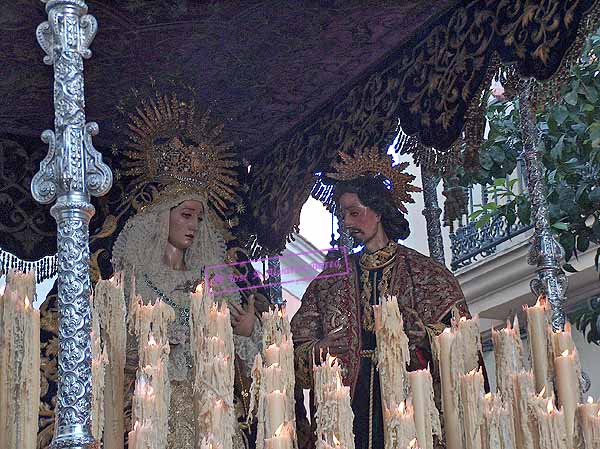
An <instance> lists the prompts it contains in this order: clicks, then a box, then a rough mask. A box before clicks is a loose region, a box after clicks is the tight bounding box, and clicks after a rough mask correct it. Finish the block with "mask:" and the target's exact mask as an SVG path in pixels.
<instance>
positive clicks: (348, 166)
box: [327, 146, 421, 214]
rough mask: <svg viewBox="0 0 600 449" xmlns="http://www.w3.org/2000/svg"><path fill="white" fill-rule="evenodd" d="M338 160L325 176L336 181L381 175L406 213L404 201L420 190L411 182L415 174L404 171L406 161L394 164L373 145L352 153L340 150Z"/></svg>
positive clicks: (410, 198) (412, 200) (391, 159)
mask: <svg viewBox="0 0 600 449" xmlns="http://www.w3.org/2000/svg"><path fill="white" fill-rule="evenodd" d="M338 155H339V157H340V161H338V162H334V163H333V164H332V166H333V169H334V170H335V172H333V173H327V176H328V177H329V178H331V179H335V180H337V181H350V180H352V179H356V178H358V177H360V176H377V175H381V176H383V177H384V178H386V179H387V180H388V182H389V188H390V192H391V194H392V198H393V199H394V203H395V205H396V207H397V208H398V209H399V210H400V211H402V212H403V213H405V214H406V213H407V212H408V211H407V210H406V207H405V206H404V204H405V203H414V202H415V200H414V199H413V198H412V195H411V193H413V192H420V191H421V189H420V188H419V187H417V186H414V185H412V184H411V182H412V181H414V179H415V176H413V175H410V174H408V173H404V169H405V168H406V167H408V165H409V163H408V162H401V163H399V164H397V165H394V159H393V158H392V157H391V156H389V155H384V154H381V152H380V151H379V149H378V148H377V147H376V146H375V147H371V148H365V149H364V150H356V151H355V152H354V154H353V155H350V154H348V153H344V152H342V151H340V152H339V153H338Z"/></svg>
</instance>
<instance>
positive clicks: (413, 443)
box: [408, 438, 417, 449]
mask: <svg viewBox="0 0 600 449" xmlns="http://www.w3.org/2000/svg"><path fill="white" fill-rule="evenodd" d="M408 447H409V448H410V449H414V448H416V447H417V439H416V438H413V439H412V440H410V443H408Z"/></svg>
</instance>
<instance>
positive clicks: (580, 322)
mask: <svg viewBox="0 0 600 449" xmlns="http://www.w3.org/2000/svg"><path fill="white" fill-rule="evenodd" d="M599 316H600V303H597V304H596V305H592V306H590V307H589V308H588V307H586V308H581V309H578V310H576V311H575V312H573V313H572V314H571V316H570V317H569V318H570V319H571V321H572V322H573V324H574V325H575V326H576V327H577V329H579V330H580V331H581V332H583V335H585V337H586V339H587V341H588V343H595V344H597V345H599V346H600V323H599V322H598V317H599Z"/></svg>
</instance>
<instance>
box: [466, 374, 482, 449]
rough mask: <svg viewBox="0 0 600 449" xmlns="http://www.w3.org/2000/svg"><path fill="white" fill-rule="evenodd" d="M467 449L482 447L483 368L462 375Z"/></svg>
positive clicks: (479, 448)
mask: <svg viewBox="0 0 600 449" xmlns="http://www.w3.org/2000/svg"><path fill="white" fill-rule="evenodd" d="M460 391H461V407H462V410H463V413H462V416H463V426H464V427H463V430H464V436H465V449H481V434H480V429H481V424H482V419H483V413H482V412H483V410H482V405H483V404H482V399H483V392H484V390H483V374H482V372H481V369H479V370H473V371H470V372H469V373H467V374H461V375H460Z"/></svg>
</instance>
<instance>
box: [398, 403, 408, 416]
mask: <svg viewBox="0 0 600 449" xmlns="http://www.w3.org/2000/svg"><path fill="white" fill-rule="evenodd" d="M405 412H406V403H405V402H404V401H402V402H401V403H400V404H399V405H398V413H400V414H401V415H404V413H405Z"/></svg>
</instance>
